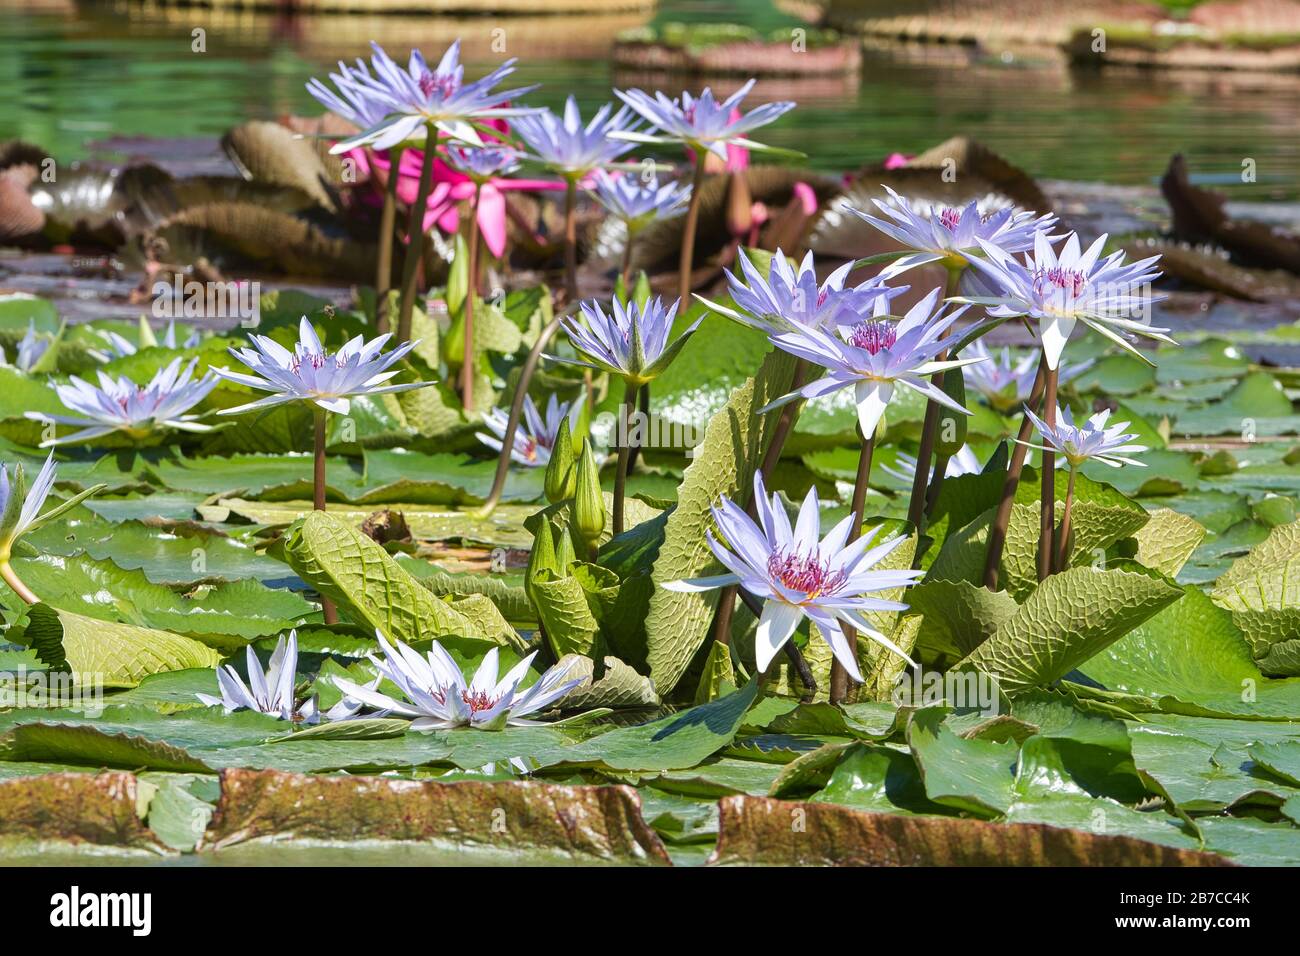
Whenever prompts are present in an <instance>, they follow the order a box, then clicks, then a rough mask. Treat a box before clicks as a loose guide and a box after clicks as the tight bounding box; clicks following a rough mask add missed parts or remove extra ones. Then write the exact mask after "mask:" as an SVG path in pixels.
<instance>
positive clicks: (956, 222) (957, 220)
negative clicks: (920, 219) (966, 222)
mask: <svg viewBox="0 0 1300 956" xmlns="http://www.w3.org/2000/svg"><path fill="white" fill-rule="evenodd" d="M939 223H940V225H942V226H943V227H944V228H945V229H947V230H948V231H949V232H955V231H956V229H957V227H958V226H960V225H961V210H960V209H945V210H944V211H943V212H941V213H939Z"/></svg>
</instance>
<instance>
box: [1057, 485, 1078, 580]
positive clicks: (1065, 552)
mask: <svg viewBox="0 0 1300 956" xmlns="http://www.w3.org/2000/svg"><path fill="white" fill-rule="evenodd" d="M1077 474H1078V471H1077V469H1075V468H1074V467H1071V468H1070V479H1069V482H1068V483H1067V484H1066V486H1065V512H1064V514H1062V515H1061V526H1060V527H1059V528H1058V529H1057V531H1056V563H1055V570H1056V571H1057V572H1058V573H1059V572H1061V571H1064V570H1065V568H1066V565H1067V564H1068V563H1069V561H1070V532H1071V530H1072V529H1071V527H1070V511H1071V509H1072V507H1073V506H1074V478H1075V475H1077Z"/></svg>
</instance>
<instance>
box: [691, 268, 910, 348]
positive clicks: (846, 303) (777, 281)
mask: <svg viewBox="0 0 1300 956" xmlns="http://www.w3.org/2000/svg"><path fill="white" fill-rule="evenodd" d="M738 259H739V263H740V272H741V275H742V276H743V277H744V278H743V280H742V279H741V278H740V277H738V276H736V275H735V273H733V272H731V271H730V270H727V284H728V287H729V291H730V292H731V299H732V301H733V302H735V303H736V309H731V308H728V307H727V306H724V305H720V304H719V303H716V302H710V301H709V300H708V299H705V298H703V297H702V296H696V298H698V299H699V300H700V301H701V302H703V303H704V304H705V305H707V306H708V307H709V309H710V310H712V311H713V312H717V313H718V314H719V315H725V316H726V317H727V318H729V319H733V320H735V321H737V322H740V323H741V324H743V325H748V326H750V327H751V328H756V329H760V330H762V331H764V332H766V333H767V334H768V335H779V334H781V333H782V332H789V331H796V330H798V329H801V328H812V329H835V328H837V327H839V326H841V325H855V324H857V323H859V322H861V321H862V320H863V319H866V318H868V317H870V316H872V315H880V314H883V313H884V312H886V311H888V308H889V303H890V301H891V300H892V299H893V298H894V297H895V296H896V295H899V294H901V293H903V292H906V291H907V290H908V288H909V286H905V285H904V286H897V287H890V286H887V285H885V284H884V282H883V281H881V280H880V279H879V278H873V279H869V280H867V281H866V282H864V283H862V284H861V285H858V286H855V287H851V288H846V287H845V285H844V283H845V280H846V279H847V278H848V276H849V273H850V272H852V271H853V266H854V263H852V262H846V263H845V264H844V265H842V266H840V267H839V268H838V269H836V270H835V271H834V272H832V273H831V274H830V275H829V276H827V277H826V281H825V282H820V283H819V282H818V281H817V271H816V269H815V268H814V264H813V254H812V253H811V252H809V253H807V254H806V255H805V256H804V257H803V261H802V262H800V263H799V269H798V271H797V272H796V271H795V270H794V269H793V268H791V266H790V261H789V260H788V259H787V258H786V256H785V254H784V253H782V252H781V250H780V249H778V250H776V252H775V253H774V254H773V256H772V268H771V274H770V275H769V276H768V277H766V278H764V276H763V274H762V273H761V272H759V271H758V269H757V268H756V267H755V266H754V264H753V263H752V262H750V260H749V257H748V256H746V255H744V254H743V253H742V254H741V255H740V256H738Z"/></svg>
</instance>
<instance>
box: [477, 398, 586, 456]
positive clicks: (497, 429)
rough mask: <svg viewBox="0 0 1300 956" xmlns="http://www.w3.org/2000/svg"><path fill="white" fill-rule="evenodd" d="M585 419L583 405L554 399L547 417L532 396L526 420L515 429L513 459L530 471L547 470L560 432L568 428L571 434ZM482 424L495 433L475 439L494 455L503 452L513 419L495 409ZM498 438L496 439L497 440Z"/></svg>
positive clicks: (526, 408) (525, 402)
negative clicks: (535, 469)
mask: <svg viewBox="0 0 1300 956" xmlns="http://www.w3.org/2000/svg"><path fill="white" fill-rule="evenodd" d="M581 415H582V402H581V401H576V402H561V401H560V400H559V399H557V398H556V397H555V396H554V395H552V396H551V398H550V400H549V401H548V402H547V403H546V415H545V417H543V415H542V413H541V412H540V411H539V410H538V408H537V403H536V402H534V401H533V397H532V396H531V395H528V396H525V398H524V418H523V421H522V422H520V423H519V425H520V427H518V428H516V429H515V441H514V444H513V445H512V446H511V448H510V457H511V458H512V459H513V460H514V461H515V463H516V464H520V465H524V466H525V467H528V468H545V467H546V466H547V464H549V463H550V460H551V449H552V448H554V447H555V439H556V438H557V437H559V434H560V429H561V428H568V429H569V432H570V433H572V432H573V430H574V429H575V428H577V427H578V419H579V417H580V416H581ZM483 424H484V425H486V426H487V427H488V428H489V429H491V430H492V435H485V434H483V433H482V432H479V433H478V434H477V435H476V437H477V438H478V440H479V441H481V442H482V443H483V444H485V445H487V446H488V447H489V448H491V449H492V450H494V451H498V452H499V451H500V450H501V443H502V442H503V441H504V440H505V436H506V427H507V426H508V425H509V424H510V416H509V415H508V414H506V412H505V410H504V409H500V408H494V409H492V411H490V412H488V413H487V414H486V415H484V416H483ZM494 436H495V437H494Z"/></svg>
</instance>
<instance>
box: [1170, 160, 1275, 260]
mask: <svg viewBox="0 0 1300 956" xmlns="http://www.w3.org/2000/svg"><path fill="white" fill-rule="evenodd" d="M1160 191H1161V192H1162V193H1163V194H1164V197H1165V201H1166V202H1168V203H1169V211H1170V213H1171V214H1172V217H1173V233H1174V238H1176V239H1180V240H1182V241H1184V242H1193V243H1196V242H1212V243H1214V244H1215V245H1218V246H1222V247H1223V248H1224V249H1226V250H1227V251H1228V252H1229V253H1230V254H1231V255H1232V258H1233V261H1234V262H1237V263H1239V264H1240V265H1243V266H1256V267H1258V268H1261V269H1285V270H1287V271H1288V272H1291V273H1294V274H1297V275H1300V235H1296V234H1295V233H1293V232H1288V231H1286V230H1284V229H1277V228H1274V227H1273V226H1270V225H1268V224H1267V223H1262V222H1251V221H1249V220H1234V219H1232V218H1231V217H1230V216H1229V215H1228V213H1227V210H1226V209H1224V202H1225V199H1224V197H1223V196H1222V195H1221V194H1219V193H1216V192H1212V191H1211V190H1208V189H1202V188H1201V187H1200V186H1193V185H1192V182H1191V179H1190V178H1189V176H1188V170H1187V160H1186V159H1185V158H1184V157H1183V156H1182V155H1175V156H1174V157H1173V158H1172V159H1171V160H1170V161H1169V168H1168V169H1167V170H1165V174H1164V176H1163V177H1162V178H1161V180H1160Z"/></svg>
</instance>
